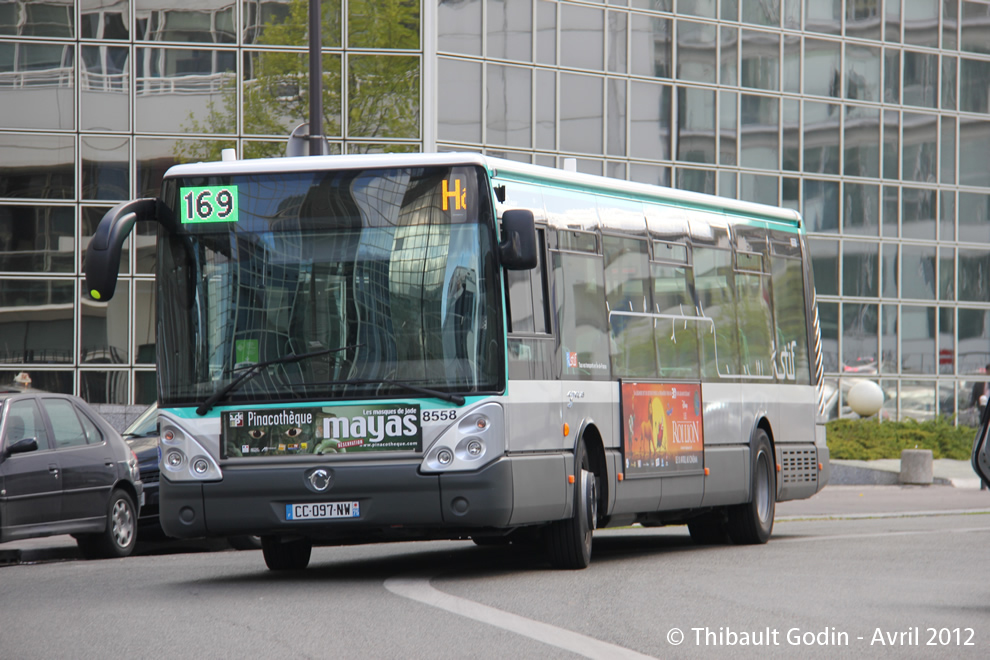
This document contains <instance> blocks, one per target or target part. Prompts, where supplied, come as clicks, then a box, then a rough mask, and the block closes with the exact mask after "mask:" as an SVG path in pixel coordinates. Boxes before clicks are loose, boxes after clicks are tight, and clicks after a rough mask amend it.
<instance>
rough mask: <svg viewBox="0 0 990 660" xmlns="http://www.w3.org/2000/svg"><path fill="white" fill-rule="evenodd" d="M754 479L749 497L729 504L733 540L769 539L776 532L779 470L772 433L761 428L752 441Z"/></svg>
mask: <svg viewBox="0 0 990 660" xmlns="http://www.w3.org/2000/svg"><path fill="white" fill-rule="evenodd" d="M751 455H752V457H753V463H752V466H753V467H752V470H753V481H752V485H751V487H750V501H749V502H747V503H746V504H738V505H736V506H733V507H730V508H729V519H728V524H727V530H728V532H729V538H731V539H732V542H733V543H736V544H739V545H753V544H757V543H766V542H767V541H768V540H770V534H771V533H772V532H773V516H774V507H775V504H776V502H777V472H776V470H775V469H774V467H775V465H776V462H775V461H774V458H773V449H771V447H770V437H769V436H768V435H767V433H766V431H764V430H763V429H759V430H758V431H757V432H756V436H755V437H754V438H753V444H752V454H751Z"/></svg>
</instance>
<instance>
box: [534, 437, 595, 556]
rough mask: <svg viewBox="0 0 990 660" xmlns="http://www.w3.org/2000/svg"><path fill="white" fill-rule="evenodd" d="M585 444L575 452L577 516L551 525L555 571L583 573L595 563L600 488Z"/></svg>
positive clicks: (549, 541)
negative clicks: (595, 535)
mask: <svg viewBox="0 0 990 660" xmlns="http://www.w3.org/2000/svg"><path fill="white" fill-rule="evenodd" d="M590 465H591V462H590V461H589V460H588V452H587V450H586V449H585V446H584V442H583V441H580V442H578V445H577V448H576V449H575V450H574V468H575V470H574V472H575V476H576V477H577V478H576V479H575V480H574V515H572V516H571V517H570V518H568V519H566V520H557V521H554V522H552V523H550V526H549V527H548V528H547V533H546V551H547V556H548V558H549V559H550V564H551V565H552V566H553V567H554V568H565V569H572V570H573V569H581V568H587V567H588V564H590V563H591V541H592V536H593V533H594V530H595V527H596V526H597V519H598V487H597V484H596V480H595V474H594V472H592V471H591V470H590V469H589V468H590Z"/></svg>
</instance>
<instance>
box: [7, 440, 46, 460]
mask: <svg viewBox="0 0 990 660" xmlns="http://www.w3.org/2000/svg"><path fill="white" fill-rule="evenodd" d="M29 451H38V439H37V438H21V439H20V440H18V441H17V442H15V443H13V444H12V445H10V446H9V447H7V448H6V449H4V450H3V454H2V456H3V458H7V457H8V456H10V455H11V454H26V453H28V452H29Z"/></svg>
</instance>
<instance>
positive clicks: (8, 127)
mask: <svg viewBox="0 0 990 660" xmlns="http://www.w3.org/2000/svg"><path fill="white" fill-rule="evenodd" d="M307 12H308V0H0V381H4V382H6V381H10V380H12V379H13V377H14V375H15V374H17V373H18V372H21V371H27V372H28V373H30V375H31V377H32V379H33V383H34V385H35V386H36V387H41V388H44V389H49V390H53V391H60V392H69V393H76V394H79V395H81V396H83V397H84V398H86V399H87V400H89V401H91V402H93V403H114V404H135V403H143V402H148V401H151V400H153V399H154V397H155V374H154V343H155V335H154V332H155V331H154V323H153V311H154V289H153V282H152V280H153V277H154V272H155V266H156V264H155V253H154V240H155V239H154V227H150V226H149V227H142V226H139V227H138V228H137V231H136V232H135V234H133V235H132V236H131V238H130V239H129V240H128V245H127V247H128V249H127V258H126V259H125V261H124V262H123V264H122V266H121V279H120V284H119V285H118V290H117V291H118V293H117V295H116V296H115V297H114V299H113V300H112V301H111V302H109V303H97V302H95V301H92V300H90V299H89V298H87V297H85V295H84V294H83V292H82V276H81V252H82V250H83V248H85V246H86V244H87V241H88V240H89V237H90V236H91V235H92V234H93V231H94V230H95V227H96V224H97V223H98V222H99V219H100V218H101V217H102V214H103V213H104V212H105V211H106V210H107V209H108V208H109V207H110V206H112V205H113V204H115V203H117V202H120V201H124V200H127V199H130V198H132V197H135V196H149V195H155V194H157V193H158V187H159V184H160V180H161V175H162V174H163V172H164V171H165V170H166V169H167V168H168V167H169V166H170V165H172V164H173V163H177V162H183V161H190V160H207V159H218V158H219V155H220V150H221V149H223V148H226V147H234V148H236V149H237V152H238V154H239V155H240V156H242V157H247V158H253V157H268V156H279V155H283V154H284V153H285V147H286V137H287V135H288V134H289V133H290V132H291V131H292V130H293V129H294V128H295V127H296V126H297V125H298V124H300V123H302V122H305V121H306V120H307V115H308V107H309V105H308V104H309V101H308V90H309V84H308V54H307V52H308V51H307V40H308V36H307ZM321 12H322V22H323V31H322V44H323V80H322V87H323V118H322V124H323V132H324V134H325V135H326V136H327V139H328V142H329V143H330V148H331V151H332V152H334V153H362V152H373V151H377V152H380V151H420V150H426V151H448V150H469V151H482V152H485V153H489V154H492V155H498V156H501V157H505V158H511V159H514V160H522V161H526V162H534V163H538V164H544V165H551V166H558V165H561V164H562V161H563V159H564V158H574V159H576V162H577V167H578V169H579V170H581V171H585V172H591V173H595V174H604V175H607V176H612V177H618V178H627V179H632V180H636V181H644V182H648V183H655V184H660V185H668V186H675V187H678V188H683V189H690V190H697V191H703V192H708V193H715V194H719V195H724V196H727V197H735V198H739V199H745V200H750V201H756V202H763V203H767V204H773V205H780V206H786V207H791V208H795V209H798V210H799V211H801V213H802V214H803V216H804V219H805V223H806V226H807V229H808V233H809V236H810V245H811V252H812V256H813V263H814V270H815V278H816V283H817V288H818V295H819V304H820V314H821V318H822V330H823V344H824V347H825V355H824V358H825V371H826V376H827V379H828V383H829V386H830V387H829V391H830V392H831V393H832V394H833V395H834V398H833V400H832V401H831V402H830V403H831V405H832V407H831V411H832V414H835V415H837V414H843V411H844V410H845V407H844V401H843V393H844V392H845V391H847V390H848V388H849V386H851V384H854V383H855V382H856V379H860V378H871V379H874V380H878V381H879V383H880V384H881V385H882V387H883V388H884V389H885V391H886V392H887V393H888V399H887V401H886V403H885V404H884V408H885V410H884V412H885V414H886V415H887V416H889V417H891V418H905V417H913V418H915V419H919V420H920V419H927V418H931V417H933V416H935V415H938V414H946V415H957V419H959V420H960V421H961V422H964V423H972V421H973V417H974V415H975V406H974V403H973V401H972V397H971V394H970V393H971V392H972V390H973V385H974V384H975V383H977V382H980V383H982V382H983V380H984V379H986V378H990V376H985V375H984V372H985V367H986V365H987V363H988V362H990V107H988V105H990V0H846V1H843V0H824V1H823V0H609V1H608V2H604V1H599V2H594V1H590V0H574V1H572V0H561V1H553V0H323V1H322V3H321Z"/></svg>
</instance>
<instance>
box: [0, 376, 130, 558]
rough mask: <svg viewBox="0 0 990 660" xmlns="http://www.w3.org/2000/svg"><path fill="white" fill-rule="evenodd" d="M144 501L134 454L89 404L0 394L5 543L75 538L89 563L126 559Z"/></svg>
mask: <svg viewBox="0 0 990 660" xmlns="http://www.w3.org/2000/svg"><path fill="white" fill-rule="evenodd" d="M142 493H143V488H142V484H141V481H140V478H139V474H138V461H137V457H136V456H135V455H134V452H132V451H131V450H130V448H129V447H128V446H127V445H126V444H125V443H124V441H123V440H122V439H121V437H120V434H118V433H117V431H115V430H114V428H113V427H112V426H110V425H109V424H108V423H107V422H106V420H104V419H103V418H102V417H100V415H99V414H97V412H96V411H95V410H93V408H91V407H90V406H89V405H88V404H87V403H86V402H85V401H83V400H82V399H80V398H78V397H74V396H68V395H64V394H52V393H48V392H39V391H25V392H2V393H0V543H2V542H4V541H13V540H17V539H26V538H34V537H39V536H53V535H56V534H72V535H73V536H74V537H75V539H76V541H77V542H78V543H79V549H80V550H81V551H82V553H83V555H84V556H85V557H90V558H92V557H126V556H127V555H129V554H131V552H133V550H134V544H135V542H136V540H137V520H138V507H139V505H140V503H141V500H142Z"/></svg>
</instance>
